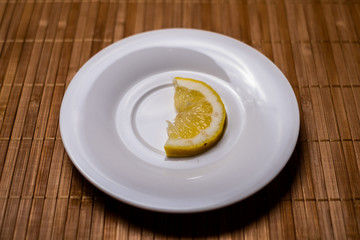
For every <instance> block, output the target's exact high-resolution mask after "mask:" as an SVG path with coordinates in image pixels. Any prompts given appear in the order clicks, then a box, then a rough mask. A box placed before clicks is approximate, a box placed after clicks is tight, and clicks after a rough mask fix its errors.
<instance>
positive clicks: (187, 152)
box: [164, 77, 226, 157]
mask: <svg viewBox="0 0 360 240" xmlns="http://www.w3.org/2000/svg"><path fill="white" fill-rule="evenodd" d="M174 87H175V95H174V103H175V109H176V111H177V115H176V117H175V120H174V122H173V123H171V122H170V121H167V122H168V129H167V132H168V140H167V141H166V143H165V146H164V148H165V152H166V155H167V156H168V157H186V156H192V155H196V154H199V153H202V152H204V151H206V150H208V149H209V148H211V147H212V146H213V145H214V144H216V143H217V142H218V141H219V140H220V138H221V136H222V134H223V132H224V124H225V118H226V112H225V107H224V104H223V102H222V100H221V98H220V96H219V95H218V94H217V93H216V92H215V91H214V90H213V89H212V88H211V87H210V86H209V85H207V84H206V83H204V82H201V81H198V80H194V79H190V78H181V77H176V78H175V79H174Z"/></svg>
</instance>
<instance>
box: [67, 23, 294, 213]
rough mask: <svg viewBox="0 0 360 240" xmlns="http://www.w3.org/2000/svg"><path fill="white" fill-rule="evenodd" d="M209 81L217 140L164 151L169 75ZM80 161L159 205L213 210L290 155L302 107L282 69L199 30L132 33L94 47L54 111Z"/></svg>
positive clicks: (134, 200) (122, 194)
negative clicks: (222, 125) (171, 154)
mask: <svg viewBox="0 0 360 240" xmlns="http://www.w3.org/2000/svg"><path fill="white" fill-rule="evenodd" d="M175 76H180V77H188V78H194V79H198V80H201V81H204V82H206V83H208V84H209V85H210V86H212V87H213V88H214V89H215V90H216V91H217V92H218V93H219V95H220V97H221V98H222V100H223V102H224V104H225V108H226V111H227V127H226V131H225V134H224V136H223V138H222V139H221V141H220V142H219V143H218V144H217V145H216V146H215V147H214V148H213V149H211V150H210V151H208V152H206V153H204V154H201V155H199V156H196V157H191V158H182V159H168V158H167V157H166V156H165V152H164V150H163V145H164V143H165V141H166V139H167V134H166V126H167V125H166V122H165V121H166V120H173V119H174V116H175V114H176V113H175V110H174V105H173V93H174V90H173V87H172V79H173V78H174V77H175ZM60 130H61V136H62V140H63V143H64V146H65V149H66V151H67V153H68V155H69V156H70V158H71V160H72V161H73V163H74V165H75V166H76V167H77V169H78V170H79V171H80V172H81V173H82V174H83V175H84V176H85V177H86V178H87V179H88V180H89V181H90V182H91V183H93V184H94V185H95V186H97V187H98V188H99V189H101V190H102V191H104V192H105V193H107V194H109V195H111V196H112V197H114V198H116V199H118V200H121V201H124V202H126V203H129V204H131V205H134V206H138V207H141V208H145V209H150V210H156V211H163V212H198V211H204V210H211V209H215V208H219V207H223V206H226V205H228V204H231V203H234V202H237V201H239V200H241V199H244V198H246V197H248V196H250V195H251V194H253V193H255V192H256V191H258V190H259V189H261V188H262V187H264V186H265V185H266V184H267V183H269V182H270V181H271V180H272V179H273V178H274V177H275V176H276V175H277V174H278V173H279V172H280V171H281V169H282V168H283V167H284V166H285V164H286V163H287V161H288V159H289V158H290V156H291V154H292V152H293V150H294V147H295V144H296V142H297V137H298V133H299V110H298V105H297V101H296V98H295V95H294V92H293V90H292V88H291V86H290V84H289V83H288V81H287V79H286V78H285V76H284V75H283V74H282V73H281V72H280V70H279V69H278V68H277V67H276V66H275V65H274V64H273V63H272V62H271V61H269V60H268V59H267V58H266V57H265V56H263V55H262V54H261V53H259V52H257V51H256V50H254V49H253V48H251V47H249V46H247V45H245V44H244V43H241V42H239V41H237V40H235V39H232V38H229V37H226V36H223V35H220V34H216V33H211V32H206V31H200V30H190V29H166V30H158V31H151V32H146V33H142V34H138V35H135V36H132V37H129V38H126V39H123V40H121V41H119V42H117V43H114V44H112V45H111V46H109V47H107V48H105V49H104V50H102V51H100V52H99V53H98V54H96V55H95V56H94V57H92V58H91V59H90V60H89V61H88V62H87V63H86V64H85V65H84V66H83V67H82V68H81V69H80V70H79V72H78V73H77V74H76V75H75V77H74V79H73V80H72V81H71V84H70V85H69V87H68V89H67V91H66V93H65V96H64V99H63V102H62V106H61V112H60Z"/></svg>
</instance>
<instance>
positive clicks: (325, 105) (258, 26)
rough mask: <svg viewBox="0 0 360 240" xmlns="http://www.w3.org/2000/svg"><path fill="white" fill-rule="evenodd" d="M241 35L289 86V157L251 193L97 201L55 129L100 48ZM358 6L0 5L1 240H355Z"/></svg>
mask: <svg viewBox="0 0 360 240" xmlns="http://www.w3.org/2000/svg"><path fill="white" fill-rule="evenodd" d="M169 27H180V28H181V27H186V28H198V29H205V30H210V31H214V32H218V33H222V34H225V35H228V36H231V37H234V38H236V39H239V40H241V41H243V42H245V43H247V44H249V45H251V46H253V47H254V48H256V49H258V50H259V51H260V52H262V53H263V54H265V55H266V56H267V57H269V58H270V59H271V60H272V61H273V62H275V64H276V65H277V66H278V67H279V68H280V69H281V70H282V71H283V73H284V74H285V75H286V77H287V78H288V80H289V82H290V83H291V85H292V87H293V89H294V91H295V93H296V96H297V99H298V102H299V105H300V114H301V130H300V136H299V141H298V144H297V146H296V149H295V152H294V154H293V155H292V157H291V159H290V161H289V163H288V164H287V166H286V167H285V169H284V170H283V171H282V172H281V173H280V175H279V176H278V177H277V178H275V179H274V180H273V181H272V182H271V183H270V184H269V185H268V186H266V187H265V188H264V189H263V190H261V191H260V192H259V193H257V194H255V195H254V196H252V197H250V198H248V199H246V200H244V201H242V202H239V203H237V204H234V205H232V206H229V207H226V208H223V209H219V210H216V211H210V212H204V213H198V214H184V215H176V214H163V213H156V212H149V211H144V210H141V209H137V208H134V207H131V206H128V205H126V204H123V203H121V202H118V201H116V200H114V199H112V198H110V197H108V196H106V195H105V194H103V193H101V192H100V191H99V190H97V189H96V188H95V187H93V186H92V185H91V184H90V183H89V182H87V181H86V180H85V179H84V178H83V177H82V176H81V175H80V174H79V173H78V172H77V170H76V169H75V168H74V166H73V165H72V163H71V161H70V160H69V157H68V156H67V154H66V153H65V151H64V147H63V144H62V141H61V137H60V134H59V109H60V104H61V100H62V97H63V94H64V92H65V89H66V86H67V85H68V84H69V82H70V81H71V79H72V77H73V76H74V74H75V73H76V71H77V70H78V69H79V68H80V67H81V66H82V65H83V64H84V63H85V62H86V60H88V59H89V58H90V57H91V56H92V55H94V54H95V53H96V52H98V51H100V50H101V49H103V48H104V47H106V46H107V45H109V44H111V43H113V42H115V41H118V40H120V39H122V38H124V37H126V36H130V35H133V34H136V33H140V32H143V31H147V30H153V29H160V28H169ZM359 126H360V2H359V1H357V0H349V1H345V0H314V1H310V0H289V1H286V0H247V1H240V0H239V1H236V0H221V1H216V0H184V1H180V0H149V1H145V0H128V1H125V0H122V1H112V0H109V1H106V0H94V1H90V0H89V1H79V0H74V1H71V0H63V1H61V0H49V1H47V0H44V1H42V0H40V1H32V0H30V1H15V0H9V1H5V0H0V174H1V177H0V239H11V238H14V239H23V238H27V239H36V238H39V239H50V238H66V239H74V238H81V239H83V238H84V239H88V238H91V239H99V238H105V239H112V238H117V239H126V238H131V239H180V238H181V239H192V238H203V239H218V238H219V239H295V238H297V239H359V238H360V174H359V169H360V127H359Z"/></svg>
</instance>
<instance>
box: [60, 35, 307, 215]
mask: <svg viewBox="0 0 360 240" xmlns="http://www.w3.org/2000/svg"><path fill="white" fill-rule="evenodd" d="M171 31H183V32H199V33H201V32H203V33H206V34H214V35H216V36H218V37H222V38H224V37H225V38H228V39H232V40H235V41H236V42H238V43H240V44H242V45H243V46H245V47H246V48H247V49H250V50H251V51H253V52H256V54H257V55H258V56H261V57H262V58H263V59H265V60H266V61H267V62H268V64H270V66H271V67H272V68H274V69H276V71H277V72H279V73H280V74H281V75H282V77H283V78H284V79H285V80H286V82H287V84H288V87H289V90H291V92H292V94H291V95H292V96H293V98H294V100H295V102H294V103H295V104H296V108H297V110H296V111H295V112H296V116H294V117H295V118H294V120H295V125H296V128H294V131H293V132H292V134H293V135H294V136H293V139H292V140H293V142H292V143H291V144H290V145H291V146H292V148H291V149H288V151H287V154H286V157H284V159H286V160H284V161H283V162H282V165H281V166H279V168H278V169H277V171H276V172H275V173H273V174H272V175H270V176H267V177H265V180H264V181H263V183H262V184H260V185H261V186H260V187H257V188H256V189H252V190H250V191H248V193H247V194H245V196H244V197H241V198H238V199H232V200H230V199H227V201H226V200H225V201H223V202H221V203H217V204H213V205H212V206H204V207H203V208H201V207H197V208H191V207H189V208H186V209H182V208H177V209H174V208H171V209H168V208H163V207H161V206H155V205H153V204H144V202H139V201H138V202H136V201H133V200H129V199H127V198H123V197H120V196H118V195H116V194H114V193H113V192H111V191H109V189H107V188H105V187H104V186H102V185H101V184H99V183H97V182H96V181H95V180H94V179H93V178H92V177H91V176H89V174H88V173H87V172H86V171H85V170H84V169H83V168H82V166H81V164H79V162H78V161H76V159H74V158H75V157H74V154H73V150H72V149H71V146H69V145H68V143H67V141H66V137H64V136H66V133H65V132H64V129H65V128H64V124H65V123H64V121H66V120H64V108H65V104H64V102H65V101H66V99H67V98H68V95H69V94H71V93H72V92H73V91H74V90H73V88H74V84H75V81H77V80H76V79H77V77H78V76H79V75H80V73H82V72H83V71H85V68H86V66H90V65H91V64H92V63H93V62H96V60H97V58H99V56H100V54H102V53H105V51H109V50H110V49H111V48H112V47H114V45H115V44H119V45H121V42H122V43H124V42H128V41H131V40H132V39H135V38H139V37H140V38H141V37H142V36H146V35H147V34H154V33H155V34H156V33H158V32H171ZM74 80H75V81H74ZM69 89H70V90H69ZM59 128H60V135H61V140H62V142H63V145H64V148H65V151H66V154H68V156H69V159H70V160H71V162H72V163H73V164H74V166H75V167H76V169H77V170H78V171H79V172H80V173H81V174H82V175H83V176H84V177H85V178H86V179H87V180H88V181H89V182H90V183H91V184H93V185H94V186H96V188H98V189H100V190H101V191H103V192H104V193H106V194H107V195H109V196H111V197H113V198H115V199H117V200H120V201H122V202H125V203H127V204H129V205H132V206H136V207H139V208H142V209H147V210H152V211H158V212H167V213H194V212H202V211H209V210H214V209H218V208H221V207H225V206H228V205H230V204H233V203H236V202H239V201H241V200H243V199H245V198H248V197H250V196H251V195H253V194H254V193H256V192H258V191H259V190H261V189H262V188H264V187H265V186H266V185H268V184H269V183H270V182H271V181H272V180H273V179H274V178H275V177H276V176H277V175H278V174H279V173H280V172H281V171H282V170H283V168H284V167H285V166H286V164H287V163H288V161H289V159H290V157H291V155H292V154H293V152H294V149H295V147H296V145H297V141H298V136H299V132H300V111H299V104H298V101H297V99H296V95H295V92H294V89H293V87H292V86H291V84H290V82H289V81H288V79H287V78H286V76H285V75H284V74H283V73H282V71H281V70H280V69H279V68H278V66H276V65H275V63H274V62H272V61H271V60H270V59H269V58H267V57H266V56H265V55H264V54H262V53H261V52H259V51H258V50H257V49H255V48H253V47H252V46H250V45H248V44H246V43H244V42H242V41H239V40H237V39H235V38H232V37H229V36H226V35H223V34H220V33H215V32H211V31H207V30H199V29H187V28H167V29H160V30H151V31H146V32H142V33H138V34H135V35H132V36H129V37H126V38H123V39H121V40H119V41H117V42H114V43H112V44H110V45H109V46H107V47H106V48H104V49H102V50H100V51H99V52H97V53H96V54H95V55H94V56H92V57H91V58H90V59H88V60H87V61H86V62H85V63H84V64H83V65H82V66H80V68H79V70H78V71H77V73H76V74H75V75H74V76H73V78H72V80H71V81H70V83H69V84H68V87H67V89H66V91H65V94H64V96H63V99H62V102H61V108H60V113H59Z"/></svg>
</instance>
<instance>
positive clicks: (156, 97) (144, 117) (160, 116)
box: [131, 84, 176, 152]
mask: <svg viewBox="0 0 360 240" xmlns="http://www.w3.org/2000/svg"><path fill="white" fill-rule="evenodd" d="M175 116H176V111H175V107H174V87H173V86H172V85H171V84H164V85H161V86H158V87H156V88H153V89H151V90H150V91H148V92H146V93H144V94H143V96H142V97H141V98H140V99H139V100H138V102H137V103H136V105H135V107H134V109H133V113H132V120H131V122H132V128H133V130H134V132H135V134H136V135H137V137H138V138H139V140H140V141H141V142H142V143H143V144H144V145H146V146H147V147H148V148H150V149H152V150H154V151H157V152H164V144H165V142H166V140H167V137H168V136H167V131H166V130H167V123H166V120H169V121H172V120H173V119H174V117H175Z"/></svg>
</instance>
